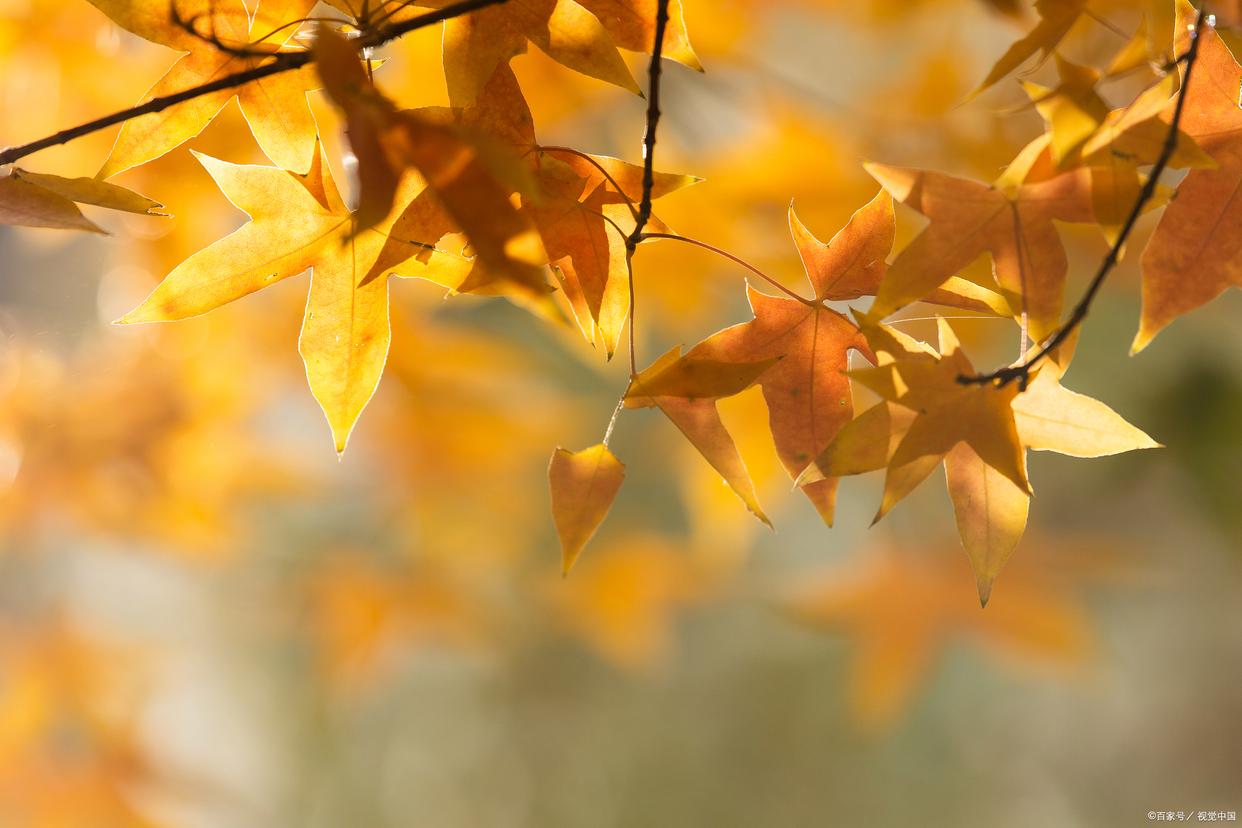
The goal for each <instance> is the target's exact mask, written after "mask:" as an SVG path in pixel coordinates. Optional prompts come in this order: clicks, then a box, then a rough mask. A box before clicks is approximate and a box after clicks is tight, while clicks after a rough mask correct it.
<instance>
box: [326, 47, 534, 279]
mask: <svg viewBox="0 0 1242 828" xmlns="http://www.w3.org/2000/svg"><path fill="white" fill-rule="evenodd" d="M315 52H316V57H317V58H318V63H319V71H320V74H321V76H322V77H323V80H324V84H325V88H326V89H327V91H328V94H329V95H331V97H332V98H333V100H334V101H335V102H336V103H337V105H338V106H340V107H341V108H342V109H343V110H344V112H345V117H346V123H347V124H348V130H349V137H350V143H351V144H352V146H353V150H354V154H355V156H356V157H357V158H358V173H359V182H360V192H359V204H358V214H357V220H358V222H359V226H360V228H367V227H370V226H372V225H374V224H376V223H377V222H379V221H381V220H382V219H384V218H385V217H386V216H388V215H389V214H390V213H391V211H392V209H393V204H394V200H395V198H396V196H397V193H398V190H399V188H400V186H401V183H402V181H403V180H405V179H406V178H408V172H409V171H411V170H414V171H417V173H418V174H419V175H420V176H421V178H422V180H423V181H425V182H426V185H427V186H426V189H425V190H424V193H423V195H422V197H421V198H420V199H418V200H415V201H412V202H411V203H409V204H408V205H402V206H403V208H404V211H403V214H402V215H401V216H400V217H399V218H398V219H397V223H396V225H395V226H396V228H397V234H396V238H397V240H394V243H393V245H392V246H390V247H389V249H388V250H387V251H385V256H384V257H383V260H382V261H380V259H379V258H378V257H377V260H376V261H377V262H378V263H379V265H380V267H381V268H383V267H385V266H389V265H391V264H395V263H397V262H398V261H403V260H404V259H405V258H408V255H409V251H408V249H407V248H406V247H405V246H404V245H403V244H402V243H401V242H400V241H399V239H401V238H404V236H403V235H402V234H403V233H404V232H406V231H408V230H412V229H414V228H412V227H410V226H409V225H411V224H413V225H415V226H416V227H417V229H418V230H419V237H420V238H421V237H424V236H425V233H426V231H427V230H428V229H429V228H432V227H435V228H437V230H438V231H439V232H438V234H437V235H436V238H435V239H432V240H431V241H432V242H433V243H434V242H435V241H438V240H439V238H440V237H442V236H443V235H445V234H447V233H449V232H461V233H462V234H464V235H465V237H466V239H467V240H468V241H469V244H470V247H471V249H472V255H473V259H474V263H475V267H474V268H473V269H472V270H471V272H470V273H469V274H468V275H467V277H466V278H465V279H464V280H463V282H462V283H461V284H457V285H453V287H455V288H457V289H458V290H461V291H470V290H477V289H479V288H480V287H484V286H486V285H488V284H490V283H492V282H495V281H497V280H504V281H506V282H507V283H509V284H511V285H513V286H515V287H516V288H518V289H522V290H525V291H528V292H532V293H536V294H538V293H544V292H547V291H548V290H550V288H548V287H547V285H546V282H545V280H544V268H543V264H544V262H545V261H546V255H545V253H544V250H543V245H542V244H541V243H540V240H539V237H538V235H537V233H536V232H535V229H534V226H533V225H532V224H531V222H530V220H529V219H528V218H527V217H526V216H524V215H522V214H521V213H520V212H519V211H518V208H517V207H516V206H515V205H514V204H513V203H512V201H511V198H510V197H511V195H512V194H513V192H514V186H515V184H514V180H515V179H516V178H518V177H520V169H519V168H518V166H517V164H518V162H517V159H516V156H515V155H513V153H511V152H507V151H505V150H504V149H503V148H500V147H496V146H493V145H489V144H488V143H487V142H486V141H483V140H481V139H480V138H479V137H478V136H475V135H471V134H467V133H466V132H465V131H463V129H462V128H461V127H460V126H459V125H457V124H455V123H452V119H451V118H449V117H447V114H446V113H444V112H442V111H436V110H405V111H399V110H398V109H397V108H396V106H395V105H394V104H393V103H392V102H391V101H389V100H388V99H387V98H385V97H384V96H383V95H382V94H381V93H380V92H379V91H378V90H377V89H376V88H375V87H374V85H372V83H371V81H370V79H369V78H368V76H367V73H366V71H365V69H364V68H363V65H362V62H361V61H360V60H359V58H358V54H357V52H355V51H354V47H353V46H352V45H351V44H350V43H349V42H348V41H347V40H346V39H345V38H344V37H342V36H341V35H339V34H337V33H336V32H335V31H334V30H333V29H331V28H329V27H327V26H321V27H320V30H319V36H318V39H317V42H316V45H315ZM518 186H520V184H519V185H518ZM370 275H372V276H374V275H375V273H374V272H373V273H372V274H370Z"/></svg>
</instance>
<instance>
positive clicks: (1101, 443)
mask: <svg viewBox="0 0 1242 828" xmlns="http://www.w3.org/2000/svg"><path fill="white" fill-rule="evenodd" d="M939 328H940V335H941V349H942V351H945V353H944V354H943V355H938V354H937V353H936V352H935V351H933V350H932V349H931V348H930V347H929V346H927V345H925V344H923V343H920V342H917V341H916V340H913V339H911V338H910V337H908V336H905V335H904V334H901V333H900V332H898V331H896V330H894V329H892V328H881V329H870V328H868V329H865V332H866V333H867V334H868V335H869V338H870V340H871V344H872V347H873V348H874V349H875V351H876V354H877V356H878V357H879V362H880V366H881V367H880V368H878V369H871V370H864V371H861V372H854V374H853V376H855V377H856V378H857V379H858V380H859V381H860V382H862V383H863V384H864V385H867V387H869V388H871V389H872V390H874V391H876V392H877V393H879V394H880V396H881V397H882V398H883V399H882V400H881V401H880V402H879V403H877V404H876V405H874V406H873V407H871V408H869V409H867V410H866V411H865V412H863V413H862V414H860V415H859V416H858V417H857V418H855V419H854V420H853V421H852V422H850V423H849V424H847V425H846V426H844V427H843V428H842V429H841V431H840V433H839V434H838V435H837V438H836V439H835V440H834V441H833V443H832V444H831V445H829V446H828V448H826V449H825V450H824V451H823V452H822V453H821V454H820V455H819V457H817V458H816V461H815V463H814V464H813V465H812V466H811V467H810V468H808V469H807V470H806V471H804V472H803V474H802V475H801V476H800V477H799V481H800V482H804V483H805V482H813V481H816V480H819V479H823V478H827V477H831V476H833V475H837V476H840V475H851V474H861V473H865V472H869V471H875V470H878V469H881V468H887V477H886V480H885V497H884V504H883V505H882V506H881V509H880V515H881V516H882V515H883V514H884V513H885V512H886V511H887V510H888V508H891V506H892V505H893V504H895V503H896V502H897V500H900V498H901V497H904V494H905V493H908V492H909V491H912V489H913V486H915V485H917V484H918V483H919V482H921V481H922V479H923V478H924V477H926V476H927V474H928V473H930V471H931V469H932V468H934V466H935V464H936V462H938V460H939V457H936V456H935V453H928V454H926V455H923V452H924V451H926V449H925V448H919V447H918V445H916V446H915V448H913V449H912V448H911V447H910V445H909V444H908V441H910V440H911V439H913V440H915V441H920V443H919V445H924V444H926V443H928V442H929V441H934V440H935V439H937V438H938V437H940V438H946V441H945V443H944V444H942V446H941V448H943V446H944V445H948V449H947V450H945V451H943V453H941V454H940V456H941V457H943V459H944V464H945V476H946V482H947V484H948V488H949V496H950V499H951V500H952V501H953V509H954V516H955V518H956V520H957V527H958V533H959V535H960V537H961V540H962V546H963V548H964V549H965V550H966V553H967V555H968V557H969V558H970V561H971V565H972V567H973V569H974V571H975V578H976V581H977V585H978V589H979V599H980V602H981V603H982V604H984V605H986V604H987V602H988V597H989V596H990V594H991V591H992V585H993V583H994V582H995V580H996V577H997V575H998V574H999V573H1000V571H1001V569H1002V568H1003V567H1004V565H1005V563H1006V562H1007V561H1008V560H1009V558H1010V556H1011V555H1012V554H1013V552H1014V550H1015V549H1016V548H1017V546H1018V543H1019V541H1021V539H1022V535H1023V532H1024V531H1025V529H1026V522H1027V516H1028V512H1029V500H1030V487H1029V484H1028V485H1023V483H1022V481H1021V480H1019V479H1015V478H1014V476H1013V473H1012V467H1010V468H1009V469H1008V470H1006V467H1005V465H1004V464H1003V463H1002V464H998V463H996V462H995V461H990V460H987V459H985V458H987V457H994V456H997V454H998V452H997V449H996V448H995V447H993V448H991V449H988V448H987V447H986V445H987V444H986V442H976V443H972V442H971V441H970V440H969V439H968V438H967V437H966V436H964V433H971V434H973V435H974V436H976V437H980V438H981V439H982V440H986V439H987V438H986V437H985V436H983V435H982V434H981V432H980V430H985V429H988V428H989V427H991V428H992V429H993V430H995V429H996V426H995V425H994V424H993V425H992V426H989V425H988V423H989V421H991V422H993V423H995V418H997V417H999V419H1000V421H1001V422H1002V423H1003V425H1002V426H1001V427H1000V431H1001V433H1003V434H1005V435H1008V434H1009V430H1008V429H1009V425H1008V424H1009V421H1010V420H1012V424H1013V429H1014V433H1015V434H1016V439H1017V443H1018V445H1019V446H1020V451H1021V455H1020V458H1021V463H1020V468H1022V469H1025V465H1026V463H1025V452H1026V450H1028V449H1030V450H1036V451H1055V452H1058V453H1060V454H1065V455H1069V456H1073V457H1103V456H1106V455H1111V454H1120V453H1122V452H1126V451H1134V450H1137V449H1146V448H1155V447H1157V446H1158V443H1156V442H1155V441H1154V440H1152V439H1151V438H1150V437H1149V436H1147V435H1146V434H1145V433H1143V432H1142V431H1141V430H1139V429H1138V428H1135V427H1134V426H1133V425H1131V424H1130V423H1128V422H1126V420H1125V419H1123V418H1122V417H1121V416H1120V415H1118V414H1117V413H1116V412H1115V411H1113V410H1112V409H1111V408H1109V407H1108V406H1106V405H1105V404H1104V403H1102V402H1100V401H1098V400H1094V399H1092V398H1090V397H1086V396H1083V395H1082V394H1078V393H1075V392H1073V391H1070V390H1069V389H1067V388H1065V387H1064V386H1062V385H1061V378H1062V377H1063V376H1064V374H1065V371H1066V370H1067V368H1068V366H1069V363H1070V360H1071V358H1072V356H1073V351H1074V347H1075V345H1076V342H1077V340H1076V338H1074V337H1071V339H1070V340H1069V341H1068V342H1067V343H1066V344H1065V345H1062V346H1061V347H1060V348H1058V349H1057V350H1056V351H1055V352H1054V353H1053V354H1052V355H1051V356H1050V357H1049V359H1048V360H1047V361H1045V362H1044V363H1043V365H1042V366H1041V368H1040V369H1039V372H1038V373H1037V374H1036V376H1035V377H1034V379H1033V380H1032V381H1031V383H1030V384H1029V386H1028V387H1027V388H1026V390H1024V391H1021V392H1020V393H1016V394H1015V393H1014V392H1013V391H1009V392H1006V391H1005V389H995V388H991V387H989V386H982V387H981V386H959V388H964V389H973V390H984V391H987V392H989V393H990V394H992V395H993V396H994V397H996V398H998V399H999V398H1001V397H1005V398H1007V400H1008V402H1006V403H1004V404H1003V406H1004V407H1005V408H1008V409H1009V410H1008V411H1004V410H1003V409H1002V410H1001V411H999V412H998V411H996V410H995V409H994V408H993V405H995V404H996V402H997V401H996V400H989V399H987V397H986V396H985V397H983V398H979V397H971V398H968V399H967V401H966V402H964V403H962V405H961V408H960V410H959V411H957V412H955V413H953V414H951V415H950V416H949V418H948V420H946V421H941V422H948V423H949V424H950V425H948V426H944V425H942V426H941V427H940V433H939V434H933V435H930V436H929V435H927V434H925V433H923V432H920V431H919V430H918V429H919V428H920V427H923V428H925V427H926V426H927V425H928V424H929V423H932V424H935V423H936V422H937V421H936V420H935V419H934V415H935V413H934V412H933V411H932V410H931V407H932V406H935V405H938V404H945V403H946V402H947V397H946V395H945V394H944V392H938V393H936V394H934V395H933V396H931V397H930V398H928V397H924V396H922V393H921V392H920V391H919V387H920V386H921V385H922V382H921V381H920V380H921V379H922V375H923V373H924V372H926V371H928V370H929V366H931V365H933V364H939V365H945V364H947V363H948V360H946V359H945V357H946V356H950V355H953V354H956V355H957V356H958V357H960V359H959V360H958V361H957V362H956V365H957V368H958V369H959V370H960V371H961V375H970V373H971V370H970V368H969V363H968V362H966V361H965V358H964V356H962V355H961V352H960V350H958V349H957V345H956V339H955V338H954V337H953V334H952V331H951V329H950V328H949V326H948V323H947V322H945V321H944V320H943V319H940V320H939ZM903 366H904V367H903ZM886 369H887V371H888V372H889V373H885V371H886ZM941 381H943V378H941ZM1008 445H1012V444H1011V443H1009V444H1008ZM979 446H983V448H982V449H981V448H979ZM903 452H904V453H905V454H906V455H910V454H913V456H915V457H916V458H917V459H916V460H915V461H913V462H910V463H909V464H908V465H907V466H905V467H904V468H901V467H900V461H899V460H898V458H899V457H901V456H903V455H902V453H903ZM1000 456H1002V457H1005V458H1007V459H1008V458H1009V453H1008V452H1004V453H1002V454H1001V455H1000ZM895 463H897V464H898V466H899V467H898V468H894V464H895ZM919 475H921V476H919ZM903 487H904V488H903ZM890 493H891V494H892V496H895V497H896V500H891V498H890ZM878 519H879V516H877V520H878Z"/></svg>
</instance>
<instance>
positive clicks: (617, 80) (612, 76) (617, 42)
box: [419, 0, 699, 106]
mask: <svg viewBox="0 0 1242 828" xmlns="http://www.w3.org/2000/svg"><path fill="white" fill-rule="evenodd" d="M449 2H450V0H420V3H419V5H422V6H426V7H429V8H442V7H444V6H446V5H448V4H449ZM655 9H656V2H655V0H508V2H506V3H502V4H500V5H498V6H493V7H490V8H485V9H482V10H480V11H478V12H476V13H474V14H469V15H463V16H461V17H456V18H454V19H452V20H449V21H448V22H446V23H445V28H444V73H445V76H446V78H447V80H448V89H449V99H450V100H451V101H452V103H453V105H454V106H468V105H469V104H472V103H474V101H475V99H476V98H477V97H478V96H479V94H480V93H481V92H482V91H483V88H484V87H485V86H486V85H487V83H488V81H489V80H490V79H491V77H492V75H493V74H494V73H495V71H496V69H497V67H499V66H501V65H504V64H507V63H508V62H509V61H510V60H512V59H513V58H514V57H516V56H518V55H520V54H522V53H523V52H525V51H526V47H527V43H534V44H535V45H536V46H538V47H539V49H540V50H541V51H543V52H544V53H546V54H547V55H548V57H550V58H552V59H553V60H555V61H557V62H558V63H561V64H564V65H565V66H567V67H569V68H570V69H573V70H574V71H576V72H581V73H582V74H584V75H589V76H591V77H593V78H598V79H599V80H602V81H606V82H608V83H612V84H616V85H617V86H620V87H622V88H624V89H629V90H630V91H632V92H638V91H639V89H638V84H637V83H635V82H634V77H633V76H632V75H631V74H630V70H629V69H628V68H627V67H626V65H625V61H624V60H623V59H622V58H621V53H620V52H618V51H617V47H621V48H624V49H631V50H634V51H643V52H650V51H651V49H652V46H653V45H654V42H655ZM669 12H670V17H671V20H670V25H669V28H668V31H667V33H666V34H665V45H664V55H665V56H666V57H669V58H672V59H674V60H678V61H681V62H682V63H685V64H686V65H688V66H692V67H695V68H698V67H699V62H698V58H697V57H695V54H694V51H693V50H692V49H691V48H690V41H689V39H688V38H687V36H686V28H685V23H684V22H683V19H682V11H681V3H680V2H679V0H673V2H672V3H670V8H669Z"/></svg>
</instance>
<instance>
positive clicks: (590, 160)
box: [535, 144, 638, 239]
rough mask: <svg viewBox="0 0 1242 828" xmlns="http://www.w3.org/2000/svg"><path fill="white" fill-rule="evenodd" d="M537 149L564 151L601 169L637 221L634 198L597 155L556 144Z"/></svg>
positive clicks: (537, 147) (552, 151) (539, 146)
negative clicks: (605, 167)
mask: <svg viewBox="0 0 1242 828" xmlns="http://www.w3.org/2000/svg"><path fill="white" fill-rule="evenodd" d="M535 149H537V150H539V151H540V152H550V153H558V152H563V153H565V154H566V155H573V156H575V157H577V158H581V159H582V160H583V161H586V162H587V163H588V164H590V165H591V166H592V167H594V168H595V169H596V170H598V171H599V174H600V175H602V176H603V177H604V180H605V181H607V182H608V183H609V184H611V185H612V188H613V189H614V190H616V191H617V195H619V196H621V197H622V198H624V199H625V206H627V207H629V208H630V215H632V216H633V217H634V220H635V221H637V220H638V208H637V207H635V206H634V202H633V200H632V199H631V198H630V197H629V195H628V194H627V193H626V192H625V190H623V189H621V185H620V184H618V183H617V179H615V178H613V176H612V173H610V172H608V170H606V169H604V165H603V164H601V163H599V161H598V159H596V158H595V156H593V155H591V154H590V153H587V152H583V151H582V150H578V149H574V148H573V147H562V146H557V145H555V144H539V145H538V146H536V147H535ZM621 235H622V236H623V237H625V238H627V239H628V236H626V235H625V234H624V233H622V234H621Z"/></svg>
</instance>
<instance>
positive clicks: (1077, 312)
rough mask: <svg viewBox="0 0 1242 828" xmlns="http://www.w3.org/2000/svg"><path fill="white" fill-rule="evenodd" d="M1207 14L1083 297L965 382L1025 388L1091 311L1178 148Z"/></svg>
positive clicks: (1193, 35)
mask: <svg viewBox="0 0 1242 828" xmlns="http://www.w3.org/2000/svg"><path fill="white" fill-rule="evenodd" d="M1206 17H1207V15H1206V13H1205V11H1204V9H1200V10H1199V13H1198V15H1197V16H1196V18H1195V25H1194V28H1193V29H1192V30H1191V32H1190V47H1189V48H1188V49H1187V50H1186V54H1185V55H1183V56H1182V57H1181V58H1179V59H1178V62H1180V63H1184V64H1185V66H1186V70H1185V74H1184V75H1183V77H1182V88H1181V89H1180V90H1179V91H1178V93H1177V103H1176V104H1175V105H1174V108H1173V117H1172V119H1171V120H1170V121H1169V130H1168V132H1167V133H1166V134H1165V137H1164V146H1163V147H1161V149H1160V155H1159V157H1158V158H1156V163H1155V164H1154V165H1153V166H1152V168H1151V172H1150V173H1149V174H1148V176H1147V180H1146V181H1145V182H1143V188H1142V189H1141V190H1140V191H1139V194H1138V198H1136V199H1135V200H1134V206H1133V207H1131V208H1130V214H1129V215H1128V216H1126V221H1125V224H1123V225H1122V227H1121V231H1120V232H1119V233H1118V234H1117V239H1116V240H1115V241H1114V242H1113V244H1112V247H1110V248H1109V250H1108V253H1107V254H1105V256H1104V260H1103V261H1102V262H1100V267H1099V269H1098V270H1097V271H1096V273H1095V276H1094V277H1093V278H1092V279H1091V283H1090V284H1089V285H1088V286H1087V289H1086V291H1085V292H1084V293H1083V295H1082V298H1081V299H1079V300H1078V304H1077V305H1075V306H1074V310H1073V312H1071V313H1070V316H1069V319H1067V320H1066V321H1065V324H1063V325H1062V326H1061V327H1060V328H1058V329H1057V332H1056V333H1055V334H1053V335H1052V337H1051V338H1049V339H1048V340H1047V341H1045V343H1044V344H1043V346H1042V347H1041V348H1040V349H1039V350H1038V351H1037V352H1036V353H1035V355H1034V356H1032V357H1030V358H1029V359H1025V360H1023V361H1022V362H1020V363H1019V364H1017V365H1011V366H1009V367H1007V368H1000V369H997V370H995V371H992V372H991V373H987V374H977V375H974V376H968V375H965V374H963V375H961V376H959V377H958V378H957V381H958V382H959V383H961V384H962V385H987V384H991V385H995V386H996V387H997V388H1003V387H1004V386H1006V385H1008V384H1009V383H1011V382H1014V381H1015V380H1016V381H1017V382H1018V387H1019V388H1021V389H1023V390H1025V389H1026V386H1027V384H1028V383H1029V382H1030V380H1031V369H1032V368H1034V367H1035V366H1036V365H1038V364H1039V363H1040V362H1041V361H1042V360H1043V359H1044V358H1045V357H1047V356H1048V355H1049V354H1051V353H1052V352H1053V351H1055V350H1056V349H1057V348H1059V347H1061V345H1063V344H1065V341H1066V340H1067V339H1069V338H1070V336H1071V335H1072V334H1073V333H1074V331H1075V330H1077V329H1078V328H1079V327H1080V326H1081V325H1082V323H1083V321H1084V320H1085V319H1086V318H1087V314H1088V313H1089V312H1090V311H1091V303H1092V302H1094V301H1095V297H1096V295H1097V294H1098V293H1099V292H1100V288H1101V287H1102V286H1103V285H1104V281H1105V280H1106V279H1107V278H1108V276H1109V274H1110V273H1112V271H1113V269H1114V268H1115V267H1116V266H1117V261H1118V260H1119V259H1120V258H1121V250H1122V248H1124V247H1125V243H1126V239H1128V238H1129V237H1130V233H1131V232H1132V231H1133V230H1134V226H1135V225H1136V224H1137V223H1138V220H1139V217H1140V216H1141V215H1142V214H1143V208H1144V207H1146V206H1147V202H1149V201H1150V200H1151V198H1152V196H1154V195H1155V193H1156V187H1157V185H1158V184H1159V182H1160V175H1161V173H1163V172H1164V170H1165V168H1166V167H1167V166H1168V165H1169V161H1170V160H1171V159H1172V157H1173V153H1174V152H1175V151H1176V150H1177V136H1178V134H1179V132H1180V127H1181V122H1182V112H1183V111H1184V110H1185V108H1186V90H1187V89H1189V88H1190V76H1191V73H1192V72H1193V71H1194V68H1195V61H1196V60H1197V59H1198V57H1199V43H1200V41H1201V40H1202V35H1203V25H1204V20H1205V19H1206Z"/></svg>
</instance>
